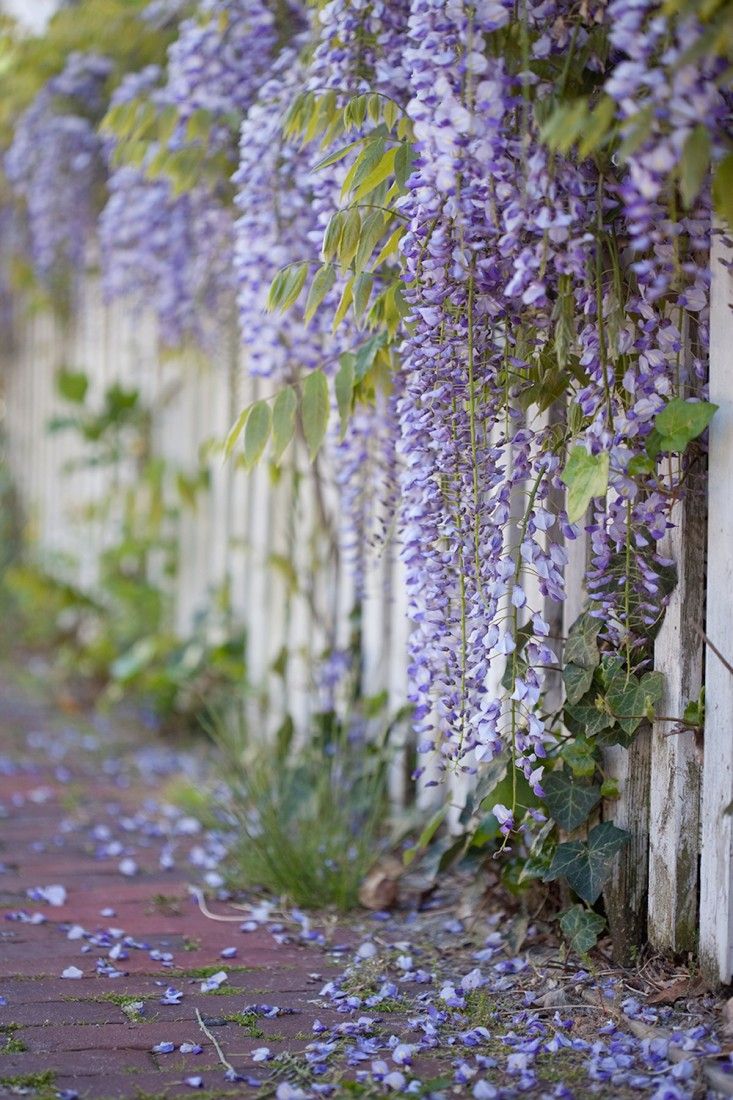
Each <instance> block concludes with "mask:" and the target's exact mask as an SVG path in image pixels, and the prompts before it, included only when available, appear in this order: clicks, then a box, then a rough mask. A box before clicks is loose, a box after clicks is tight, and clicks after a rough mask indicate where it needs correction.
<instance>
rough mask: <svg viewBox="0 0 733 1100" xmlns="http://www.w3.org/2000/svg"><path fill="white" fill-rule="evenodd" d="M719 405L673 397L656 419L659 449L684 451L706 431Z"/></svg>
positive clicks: (655, 425)
mask: <svg viewBox="0 0 733 1100" xmlns="http://www.w3.org/2000/svg"><path fill="white" fill-rule="evenodd" d="M717 407H718V406H717V405H713V404H712V403H711V402H710V401H684V400H683V399H682V398H681V397H673V398H672V400H671V401H670V402H668V403H667V404H666V405H665V406H664V408H663V409H662V410H661V412H659V413H658V414H657V418H656V420H655V421H654V429H655V432H656V433H657V440H656V442H657V444H658V449H659V451H674V452H677V451H684V450H685V448H686V447H687V445H688V443H691V442H692V440H693V439H697V437H698V436H699V435H700V434H701V433H702V432H704V431H705V429H706V428H707V426H708V424H709V423H710V421H711V420H712V419H713V415H714V414H715V410H716V409H717ZM652 457H655V456H652Z"/></svg>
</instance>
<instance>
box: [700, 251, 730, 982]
mask: <svg viewBox="0 0 733 1100" xmlns="http://www.w3.org/2000/svg"><path fill="white" fill-rule="evenodd" d="M724 259H725V260H727V261H728V262H730V261H731V259H733V249H731V248H728V247H726V246H725V244H724V241H723V238H722V236H721V235H720V234H718V233H716V234H714V241H713V249H712V290H711V309H710V320H711V325H710V400H711V401H714V402H715V403H716V404H717V405H718V406H719V408H718V411H717V412H716V414H715V416H714V417H713V421H712V424H711V428H710V451H709V459H708V461H709V478H708V575H707V622H706V632H707V635H708V637H709V638H710V641H711V642H712V643H713V645H715V647H716V648H717V649H718V650H719V651H720V653H721V654H722V655H723V657H724V658H726V659H727V660H728V661H729V662H730V661H731V659H733V596H732V593H733V507H731V499H730V491H731V485H732V484H733V369H731V366H732V364H731V349H733V312H732V311H731V301H733V280H731V276H730V274H729V272H728V270H727V269H726V268H724V267H723V266H722V263H721V261H722V260H724ZM705 692H706V715H705V755H704V761H703V780H702V811H701V820H702V845H701V862H700V964H701V967H702V970H703V973H704V974H705V975H706V976H707V977H708V978H709V979H710V980H713V981H721V982H727V981H728V980H729V979H730V977H731V974H732V973H733V866H732V863H731V850H732V842H733V832H732V830H733V817H731V814H730V813H728V812H727V809H728V806H729V805H730V803H731V801H732V800H733V732H732V730H731V724H732V720H733V675H731V673H730V671H729V670H728V669H727V668H726V667H725V666H724V664H723V663H722V662H721V660H720V659H719V658H718V657H717V656H716V654H715V653H714V652H713V650H712V649H711V647H710V646H708V647H707V651H706V658H705Z"/></svg>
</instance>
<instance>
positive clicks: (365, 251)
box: [354, 210, 384, 272]
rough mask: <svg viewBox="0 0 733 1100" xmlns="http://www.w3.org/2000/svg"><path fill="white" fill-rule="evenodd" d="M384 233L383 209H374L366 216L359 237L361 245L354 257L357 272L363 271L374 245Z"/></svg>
mask: <svg viewBox="0 0 733 1100" xmlns="http://www.w3.org/2000/svg"><path fill="white" fill-rule="evenodd" d="M383 233H384V214H383V212H382V211H381V210H372V211H371V212H370V213H369V214H367V216H366V217H365V218H364V222H363V225H362V228H361V237H360V239H359V247H358V248H357V250H356V256H355V257H354V270H355V271H356V272H359V271H362V270H363V269H364V267H365V266H366V263H367V260H368V259H369V257H370V256H371V254H372V252H373V251H374V247H375V245H376V243H377V241H378V240H379V239H380V238H381V236H382V234H383Z"/></svg>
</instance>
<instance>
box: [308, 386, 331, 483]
mask: <svg viewBox="0 0 733 1100" xmlns="http://www.w3.org/2000/svg"><path fill="white" fill-rule="evenodd" d="M329 411H330V407H329V401H328V382H327V381H326V376H325V374H324V373H323V371H321V370H314V371H312V373H311V374H309V375H308V376H307V378H306V380H305V383H304V384H303V405H302V417H303V434H304V435H305V441H306V443H307V444H308V455H309V457H310V460H311V462H312V461H313V459H314V458H315V457H316V455H317V454H318V449H319V447H320V446H321V443H323V437H324V436H325V434H326V428H327V427H328V414H329Z"/></svg>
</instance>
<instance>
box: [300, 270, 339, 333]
mask: <svg viewBox="0 0 733 1100" xmlns="http://www.w3.org/2000/svg"><path fill="white" fill-rule="evenodd" d="M335 282H336V272H335V271H334V269H333V267H332V266H331V264H324V265H323V267H319V269H318V271H317V272H316V274H315V277H314V279H313V282H312V283H311V286H310V290H309V291H308V297H307V298H306V300H305V310H304V312H303V317H304V319H305V322H306V324H307V323H308V322H309V321H311V320H312V319H313V317H314V316H315V313H316V310H317V309H318V307H319V305H320V304H321V302H322V301H323V299H324V298H325V297H326V295H327V294H328V292H329V290H331V288H332V287H333V284H334V283H335Z"/></svg>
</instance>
